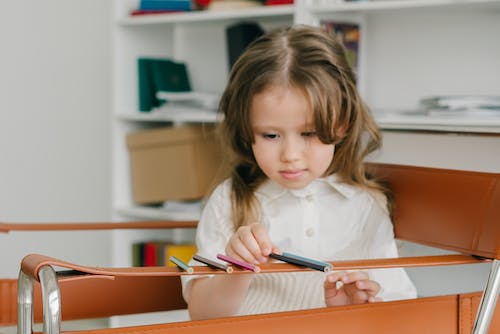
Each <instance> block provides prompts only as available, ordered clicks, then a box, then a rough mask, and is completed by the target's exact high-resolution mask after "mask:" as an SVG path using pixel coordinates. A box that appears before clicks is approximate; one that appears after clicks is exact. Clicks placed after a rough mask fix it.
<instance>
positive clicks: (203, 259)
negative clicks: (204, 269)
mask: <svg viewBox="0 0 500 334" xmlns="http://www.w3.org/2000/svg"><path fill="white" fill-rule="evenodd" d="M193 260H196V261H198V262H201V263H204V264H206V265H207V266H209V267H210V268H214V269H220V270H224V271H225V272H227V273H228V274H230V273H232V272H233V268H231V267H229V266H227V265H225V264H222V263H219V262H215V261H212V260H210V259H207V258H206V257H203V256H201V255H198V254H196V255H194V256H193Z"/></svg>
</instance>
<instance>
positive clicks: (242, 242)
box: [226, 223, 279, 265]
mask: <svg viewBox="0 0 500 334" xmlns="http://www.w3.org/2000/svg"><path fill="white" fill-rule="evenodd" d="M271 252H279V250H278V249H277V248H276V247H274V246H273V244H272V242H271V239H270V238H269V234H268V233H267V230H266V228H265V227H264V226H263V225H262V224H260V223H253V224H250V225H246V226H240V227H239V228H238V229H237V230H236V232H235V233H234V234H233V236H232V237H231V238H230V239H229V242H228V243H227V245H226V254H227V255H229V256H231V257H234V258H236V259H240V260H243V261H245V262H248V263H252V264H256V265H258V264H260V263H265V262H267V261H268V259H269V254H270V253H271Z"/></svg>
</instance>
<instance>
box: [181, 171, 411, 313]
mask: <svg viewBox="0 0 500 334" xmlns="http://www.w3.org/2000/svg"><path fill="white" fill-rule="evenodd" d="M230 192H231V183H230V180H226V181H224V182H223V183H222V184H220V185H219V186H218V187H217V188H216V189H215V191H214V192H213V193H212V195H211V196H210V198H209V200H208V202H207V204H206V206H205V208H204V210H203V213H202V216H201V219H200V222H199V225H198V228H197V235H196V243H197V247H198V254H200V255H202V256H204V257H207V258H211V259H214V260H216V259H215V256H216V254H217V253H224V250H225V247H226V244H227V242H228V240H229V238H230V237H231V235H232V234H233V232H234V228H233V224H232V222H231V219H230V217H231V201H230V198H231V197H230ZM255 195H256V198H257V200H258V201H259V203H260V206H261V210H262V212H261V216H262V217H263V218H262V221H261V223H262V224H264V226H266V228H267V229H268V232H269V236H270V238H271V241H272V242H273V244H274V245H275V246H277V247H278V248H279V249H280V250H281V251H284V252H289V253H294V254H297V255H301V256H306V257H310V258H314V259H317V260H323V261H335V260H346V259H366V258H382V257H397V256H398V252H397V247H396V242H395V240H394V233H393V226H392V223H391V221H390V218H389V214H388V212H387V209H386V205H385V197H384V196H383V195H381V194H375V193H372V192H368V191H366V190H363V189H361V188H359V187H355V186H351V185H348V184H345V183H341V182H338V181H337V178H336V176H335V175H331V176H328V177H325V178H320V179H317V180H314V181H313V182H311V183H310V184H309V185H308V186H307V187H305V188H303V189H300V190H289V189H285V188H283V187H281V186H280V185H278V184H277V183H275V182H273V181H270V180H268V181H266V182H265V183H264V184H263V185H261V186H260V187H259V189H258V190H257V192H256V194H255ZM191 263H192V264H193V265H194V264H197V265H199V263H197V262H191ZM368 272H369V275H370V278H371V279H373V280H375V281H377V282H378V283H379V284H380V285H381V286H382V290H381V292H380V293H379V296H380V297H382V298H383V300H386V301H388V300H397V299H408V298H415V297H416V289H415V287H414V286H413V284H412V282H411V281H410V279H409V278H408V276H407V275H406V272H405V271H404V270H403V269H399V268H396V269H377V270H369V271H368ZM324 276H325V274H324V273H320V272H306V273H293V274H291V273H287V274H284V273H280V274H259V275H255V278H254V279H253V280H252V283H251V286H250V289H249V291H248V293H247V297H246V299H245V301H244V302H243V305H242V307H241V309H240V312H239V314H255V313H263V312H277V311H286V310H296V309H305V308H313V307H322V306H325V303H324V297H323V281H324ZM193 278H196V277H195V276H183V277H182V282H183V288H184V296H185V298H186V299H187V298H188V294H189V284H188V282H189V281H190V280H191V279H193Z"/></svg>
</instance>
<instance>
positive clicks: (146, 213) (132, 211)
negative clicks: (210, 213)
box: [115, 205, 200, 221]
mask: <svg viewBox="0 0 500 334" xmlns="http://www.w3.org/2000/svg"><path fill="white" fill-rule="evenodd" d="M115 211H116V212H117V213H118V214H119V215H122V216H125V217H130V218H136V219H151V220H175V221H193V220H200V212H199V211H197V210H194V211H190V212H186V211H167V210H165V209H162V208H151V207H145V206H139V205H132V206H129V207H119V208H116V210H115Z"/></svg>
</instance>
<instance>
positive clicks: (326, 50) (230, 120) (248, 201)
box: [219, 25, 382, 228]
mask: <svg viewBox="0 0 500 334" xmlns="http://www.w3.org/2000/svg"><path fill="white" fill-rule="evenodd" d="M280 85H281V86H293V87H297V88H300V89H301V90H303V91H304V93H305V96H306V97H308V99H309V101H310V105H311V107H312V110H313V113H314V122H315V127H316V132H317V135H318V138H319V139H320V140H321V141H322V142H323V143H325V144H332V143H334V144H336V146H335V156H334V159H333V161H332V163H331V165H330V167H329V168H328V170H327V171H326V175H330V174H333V173H336V174H337V175H338V176H339V177H340V179H341V180H342V181H343V182H346V183H349V184H353V185H359V186H362V187H365V188H367V189H371V190H382V187H381V186H380V185H379V184H378V183H376V182H374V181H373V180H370V179H368V178H367V176H366V175H365V169H364V165H363V160H364V158H365V157H366V155H367V154H369V153H370V152H372V151H374V150H375V149H377V148H379V147H380V145H381V136H380V132H379V130H378V127H377V125H376V123H375V122H374V120H373V119H372V117H371V116H370V113H369V111H368V108H367V106H366V105H365V104H364V103H363V102H362V100H361V98H360V96H359V93H358V91H357V88H356V77H355V74H354V72H353V70H352V69H351V67H350V66H349V64H348V62H347V59H346V56H345V53H344V49H343V46H342V45H341V44H340V43H339V42H337V40H336V39H335V37H333V36H332V35H331V34H330V33H327V32H325V31H323V30H322V29H320V28H315V27H309V26H304V25H295V26H292V27H287V28H282V29H278V30H274V31H272V32H270V33H267V34H265V35H263V36H261V37H260V38H258V39H257V40H256V41H254V42H253V43H252V44H251V45H250V46H249V47H248V49H247V50H246V51H245V52H244V53H243V54H242V55H241V57H240V58H239V59H238V60H237V62H236V63H235V64H234V66H233V68H232V70H231V73H230V75H229V80H228V83H227V85H226V89H225V91H224V93H223V95H222V98H221V102H220V106H219V109H220V111H221V112H222V113H223V116H224V118H223V121H222V123H221V124H220V132H219V134H220V138H221V139H222V140H224V141H225V146H226V147H227V148H228V151H229V152H227V153H228V154H227V157H230V178H231V182H232V185H231V187H232V188H231V194H232V198H231V201H232V218H233V223H234V226H235V228H237V227H239V226H242V225H246V224H248V223H252V222H255V221H258V220H259V214H260V212H259V207H258V205H257V203H256V200H255V197H254V191H255V190H256V189H257V187H258V186H259V185H260V184H262V182H263V181H265V180H266V176H265V175H264V173H263V172H262V171H261V170H260V168H259V166H258V165H257V162H256V161H255V158H254V156H253V152H252V143H253V142H254V138H253V132H252V128H251V123H250V110H251V102H252V97H253V96H254V95H256V94H258V93H261V92H263V91H264V90H265V89H267V88H268V87H271V86H280Z"/></svg>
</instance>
